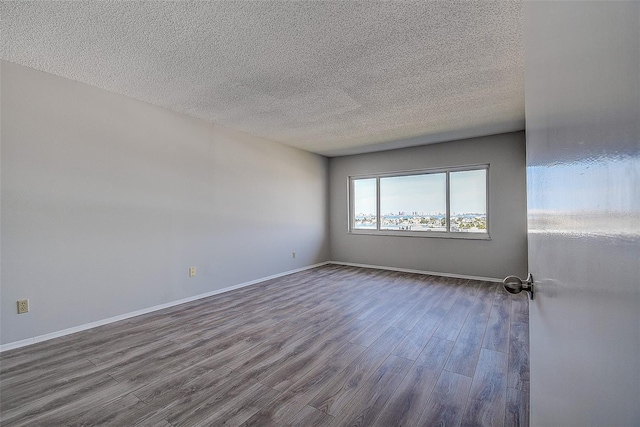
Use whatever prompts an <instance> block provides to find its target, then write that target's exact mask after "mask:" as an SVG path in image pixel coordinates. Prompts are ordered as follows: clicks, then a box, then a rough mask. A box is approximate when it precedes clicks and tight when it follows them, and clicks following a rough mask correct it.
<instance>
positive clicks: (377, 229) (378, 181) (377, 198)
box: [376, 176, 381, 231]
mask: <svg viewBox="0 0 640 427" xmlns="http://www.w3.org/2000/svg"><path fill="white" fill-rule="evenodd" d="M380 221H381V219H380V177H379V176H377V177H376V231H380Z"/></svg>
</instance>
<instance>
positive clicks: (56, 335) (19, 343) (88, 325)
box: [0, 261, 330, 353]
mask: <svg viewBox="0 0 640 427" xmlns="http://www.w3.org/2000/svg"><path fill="white" fill-rule="evenodd" d="M329 263H330V262H329V261H326V262H321V263H318V264H313V265H309V266H306V267H302V268H296V269H295V270H289V271H285V272H283V273H278V274H273V275H271V276H267V277H261V278H259V279H255V280H251V281H249V282H244V283H240V284H238V285H233V286H229V287H226V288H222V289H216V290H215V291H211V292H207V293H204V294H199V295H194V296H192V297H187V298H182V299H179V300H176V301H171V302H167V303H164V304H160V305H155V306H153V307H149V308H143V309H142V310H136V311H133V312H131V313H126V314H120V315H118V316H114V317H109V318H107V319H102V320H97V321H95V322H90V323H85V324H83V325H79V326H74V327H72V328H68V329H63V330H61V331H56V332H51V333H48V334H44V335H39V336H37V337H33V338H27V339H24V340H20V341H14V342H10V343H7V344H3V345H0V353H2V352H3V351H7V350H13V349H14V348H20V347H24V346H27V345H31V344H35V343H39V342H42V341H47V340H51V339H54V338H59V337H63V336H65V335H70V334H73V333H76V332H80V331H85V330H87V329H91V328H96V327H98V326H103V325H107V324H109V323H113V322H117V321H120V320H125V319H129V318H131V317H136V316H140V315H142V314H147V313H151V312H153V311H158V310H162V309H164V308H169V307H173V306H174V305H179V304H184V303H187V302H191V301H195V300H198V299H202V298H207V297H210V296H213V295H218V294H222V293H224V292H229V291H232V290H234V289H240V288H244V287H245V286H251V285H255V284H256V283H260V282H264V281H266V280H271V279H277V278H278V277H282V276H286V275H289V274H293V273H298V272H300V271H304V270H309V269H312V268H316V267H321V266H323V265H327V264H329Z"/></svg>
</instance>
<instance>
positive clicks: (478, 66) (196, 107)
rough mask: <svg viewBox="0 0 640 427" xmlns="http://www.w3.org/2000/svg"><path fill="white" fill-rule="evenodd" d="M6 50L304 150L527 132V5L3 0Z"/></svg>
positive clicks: (11, 57) (33, 63)
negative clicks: (46, 0)
mask: <svg viewBox="0 0 640 427" xmlns="http://www.w3.org/2000/svg"><path fill="white" fill-rule="evenodd" d="M0 16H1V23H0V27H1V33H0V38H1V41H2V52H1V54H2V58H3V59H6V60H8V61H11V62H15V63H18V64H22V65H26V66H29V67H33V68H36V69H38V70H42V71H46V72H49V73H53V74H56V75H59V76H63V77H67V78H69V79H73V80H77V81H80V82H84V83H87V84H89V85H92V86H96V87H99V88H102V89H106V90H110V91H113V92H116V93H120V94H123V95H127V96H130V97H133V98H136V99H139V100H142V101H146V102H148V103H150V104H154V105H158V106H162V107H166V108H169V109H171V110H174V111H178V112H182V113H186V114H189V115H191V116H195V117H199V118H202V119H205V120H209V121H211V122H214V123H217V124H221V125H224V126H227V127H232V128H235V129H238V130H241V131H244V132H247V133H250V134H253V135H257V136H261V137H264V138H268V139H271V140H274V141H278V142H281V143H284V144H288V145H291V146H294V147H298V148H302V149H304V150H308V151H312V152H316V153H320V154H324V155H329V156H332V155H341V154H352V153H361V152H367V151H376V150H381V149H387V148H397V147H402V146H410V145H420V144H424V143H430V142H439V141H446V140H451V139H458V138H464V137H471V136H480V135H488V134H494V133H501V132H508V131H514V130H521V129H524V54H523V41H522V33H523V28H522V25H523V24H522V21H523V19H522V3H521V2H520V1H518V2H509V1H506V0H499V1H495V2H491V1H478V2H470V1H463V2H451V1H447V2H445V1H426V0H422V1H410V2H391V1H384V2H372V1H366V2H358V1H336V2H333V1H332V2H324V1H314V2H312V1H300V2H292V1H262V2H243V1H239V2H238V1H233V2H232V1H219V2H184V1H179V2H178V1H176V2H159V1H158V2H156V1H149V2H142V1H135V2H97V1H74V2H44V1H37V2H24V1H16V2H9V1H4V2H2V3H0Z"/></svg>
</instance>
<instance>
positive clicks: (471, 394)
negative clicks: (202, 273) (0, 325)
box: [0, 265, 529, 427]
mask: <svg viewBox="0 0 640 427" xmlns="http://www.w3.org/2000/svg"><path fill="white" fill-rule="evenodd" d="M528 417H529V325H528V301H527V298H526V295H524V293H523V294H520V295H510V294H507V293H506V292H504V290H503V289H502V287H501V286H499V285H498V284H496V283H489V282H479V281H473V280H465V279H455V278H445V277H437V276H428V275H419V274H410V273H401V272H394V271H385V270H374V269H364V268H356V267H347V266H338V265H327V266H323V267H319V268H315V269H311V270H307V271H304V272H300V273H295V274H291V275H288V276H284V277H281V278H278V279H274V280H269V281H266V282H262V283H260V284H257V285H253V286H250V287H246V288H242V289H238V290H235V291H231V292H227V293H224V294H220V295H216V296H213V297H209V298H206V299H201V300H198V301H194V302H190V303H187V304H183V305H179V306H175V307H172V308H169V309H165V310H162V311H157V312H153V313H150V314H147V315H143V316H138V317H135V318H131V319H128V320H125V321H121V322H117V323H112V324H109V325H105V326H102V327H99V328H95V329H91V330H88V331H84V332H80V333H76V334H73V335H68V336H65V337H62V338H58V339H55V340H50V341H46V342H42V343H39V344H35V345H32V346H29V347H23V348H20V349H15V350H11V351H6V352H4V353H2V354H0V424H1V425H2V426H27V425H28V426H33V425H43V426H57V425H72V426H77V425H82V426H87V425H113V426H135V425H141V426H199V425H203V426H221V425H236V426H237V425H243V426H288V425H292V426H384V427H387V426H400V425H402V426H421V425H424V426H435V425H439V426H460V425H463V426H479V425H486V426H503V425H504V426H526V425H528Z"/></svg>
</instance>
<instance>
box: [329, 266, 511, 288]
mask: <svg viewBox="0 0 640 427" xmlns="http://www.w3.org/2000/svg"><path fill="white" fill-rule="evenodd" d="M328 264H336V265H349V266H351V267H364V268H376V269H378V270H391V271H402V272H404V273H416V274H429V275H431V276H443V277H455V278H458V279H471V280H481V281H483V282H495V283H502V279H496V278H495V277H481V276H467V275H464V274H453V273H439V272H437V271H425V270H412V269H410V268H399V267H386V266H382V265H371V264H357V263H355V262H342V261H329V262H328Z"/></svg>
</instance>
